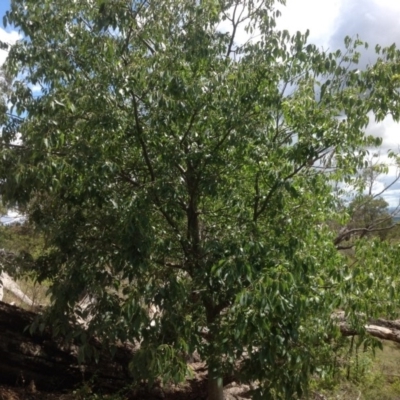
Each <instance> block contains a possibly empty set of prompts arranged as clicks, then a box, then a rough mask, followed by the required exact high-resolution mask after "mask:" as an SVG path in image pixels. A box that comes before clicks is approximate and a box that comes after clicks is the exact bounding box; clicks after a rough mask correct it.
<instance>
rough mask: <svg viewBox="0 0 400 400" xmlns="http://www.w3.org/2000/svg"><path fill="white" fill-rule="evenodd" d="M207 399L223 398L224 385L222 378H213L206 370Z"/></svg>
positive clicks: (218, 399) (216, 399) (217, 399)
mask: <svg viewBox="0 0 400 400" xmlns="http://www.w3.org/2000/svg"><path fill="white" fill-rule="evenodd" d="M208 400H224V385H223V383H222V378H213V377H211V374H210V369H209V372H208Z"/></svg>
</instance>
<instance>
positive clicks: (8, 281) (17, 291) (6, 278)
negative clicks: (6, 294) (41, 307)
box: [0, 271, 35, 307]
mask: <svg viewBox="0 0 400 400" xmlns="http://www.w3.org/2000/svg"><path fill="white" fill-rule="evenodd" d="M3 287H4V289H6V290H8V291H10V292H11V293H12V294H13V295H14V296H15V297H17V298H18V299H19V300H21V301H22V302H23V303H25V304H26V305H28V306H30V307H34V306H35V302H34V301H33V300H32V299H30V298H29V297H28V296H27V295H26V294H25V293H24V292H23V291H22V290H21V288H20V287H19V285H18V283H16V282H15V281H14V279H13V278H11V276H10V275H8V274H7V273H6V272H4V271H3V272H2V273H1V274H0V301H1V300H2V299H3Z"/></svg>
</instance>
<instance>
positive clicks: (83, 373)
mask: <svg viewBox="0 0 400 400" xmlns="http://www.w3.org/2000/svg"><path fill="white" fill-rule="evenodd" d="M35 317H36V314H35V313H32V312H29V311H25V310H22V309H20V308H18V307H15V306H12V305H9V304H6V303H3V302H0V383H3V384H9V385H16V384H19V385H28V384H30V383H31V382H32V381H33V382H34V384H35V385H36V387H37V388H38V389H39V390H55V389H68V388H73V387H76V386H79V385H81V384H82V382H84V381H88V380H94V382H93V383H94V384H95V385H96V387H97V388H100V389H105V390H113V389H120V388H121V387H123V386H125V385H126V384H129V383H132V381H133V380H132V377H131V376H130V373H129V369H128V364H129V361H130V360H131V358H132V356H133V348H132V347H130V346H120V347H118V348H117V352H116V354H115V356H114V358H112V357H111V355H110V354H109V353H108V352H106V351H105V350H102V349H101V346H100V344H99V343H96V342H95V341H94V342H93V345H94V346H96V347H98V349H99V351H100V358H99V362H98V363H97V364H96V363H95V362H91V363H83V364H79V362H78V348H77V346H75V345H73V344H72V345H71V343H65V342H63V341H62V340H59V339H57V340H55V339H54V338H53V337H52V335H51V332H50V330H45V331H44V332H43V333H34V334H32V335H31V334H30V333H29V330H27V329H26V327H27V326H28V325H30V324H31V323H32V322H33V320H34V318H35Z"/></svg>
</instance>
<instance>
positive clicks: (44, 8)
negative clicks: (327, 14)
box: [0, 0, 400, 400]
mask: <svg viewBox="0 0 400 400" xmlns="http://www.w3.org/2000/svg"><path fill="white" fill-rule="evenodd" d="M234 4H236V3H234V2H232V1H230V0H226V1H214V0H207V1H202V2H193V1H189V0H187V1H186V0H185V1H183V0H179V1H178V0H168V1H162V2H137V1H135V2H133V1H130V0H115V1H112V2H105V1H101V0H98V1H91V2H65V1H64V0H52V1H50V0H46V1H41V2H32V1H28V0H13V1H12V2H11V10H10V11H9V12H8V13H7V14H6V17H5V21H6V22H8V23H11V24H14V26H16V27H17V28H18V29H20V30H21V32H22V34H23V35H24V36H23V39H21V40H20V41H19V42H18V43H17V44H15V45H14V46H13V47H12V48H11V49H10V53H9V57H8V61H7V72H8V73H10V74H11V75H12V76H14V77H15V83H14V91H13V94H12V96H11V101H12V103H13V106H14V110H15V112H17V113H18V114H19V115H26V118H24V119H23V120H20V121H17V127H15V126H14V125H13V124H10V125H8V126H7V127H6V130H5V131H6V132H8V134H7V135H3V136H2V147H1V153H2V154H1V156H2V158H1V159H2V162H1V163H0V182H1V191H2V192H1V193H2V195H3V200H4V201H5V203H6V204H11V205H12V204H18V205H19V206H20V207H27V208H26V209H27V212H28V214H29V221H30V223H31V224H32V225H33V226H35V228H36V229H39V230H40V231H41V232H42V233H43V235H44V238H45V244H46V249H45V251H44V252H43V254H42V255H41V256H40V257H39V258H38V259H37V260H36V262H35V269H36V271H37V273H38V275H39V277H40V279H48V280H50V281H51V282H52V284H51V287H50V292H51V295H52V301H53V307H52V310H51V312H50V314H49V315H50V316H51V318H52V324H53V326H54V328H55V329H56V330H57V331H58V332H60V333H64V332H65V330H66V329H67V325H66V322H67V320H68V318H69V317H70V318H73V317H74V313H73V310H74V305H75V304H76V302H77V301H78V299H79V298H80V295H81V293H82V291H83V290H86V291H88V292H89V293H90V294H91V295H93V296H95V297H96V299H97V302H96V304H95V305H94V308H93V313H92V318H91V319H90V322H89V324H88V325H89V334H90V333H95V334H97V335H98V336H99V337H101V338H103V339H104V340H105V341H106V342H109V343H113V342H115V341H117V340H121V341H125V340H130V341H137V342H140V344H141V353H140V357H137V358H135V359H133V360H132V370H133V371H135V373H136V376H135V377H136V379H137V380H140V379H153V378H154V377H155V376H156V375H164V376H165V377H167V378H168V379H171V380H179V379H182V378H183V377H184V375H185V371H184V369H185V368H186V364H185V363H184V360H185V357H186V355H187V354H188V353H189V354H190V353H192V352H194V351H195V350H197V351H198V352H199V354H200V356H201V357H202V358H203V359H204V360H205V361H206V362H207V364H208V368H209V376H210V381H211V382H216V381H218V379H219V378H220V377H221V376H222V375H223V374H224V373H226V372H229V373H231V372H232V371H234V370H236V369H238V366H237V361H238V360H242V362H241V366H240V368H239V369H240V371H238V374H239V375H241V377H242V379H243V380H248V381H258V382H259V383H260V387H259V396H261V397H262V398H263V399H267V398H281V399H289V398H292V396H293V395H294V394H295V393H297V394H298V395H301V394H302V393H303V392H304V391H306V390H307V386H308V382H309V377H310V375H311V374H312V373H314V372H315V371H317V369H318V368H321V366H323V365H324V363H323V360H324V359H326V356H327V354H331V352H332V351H333V350H332V346H331V342H330V339H331V338H335V337H337V336H338V334H339V333H338V329H337V327H336V326H335V323H334V321H333V320H332V318H331V313H332V312H333V311H334V310H336V309H338V308H341V309H343V310H345V311H346V313H347V315H348V318H349V323H350V324H351V325H352V326H353V327H354V328H355V329H358V330H360V332H362V330H363V328H362V326H363V322H365V319H366V318H368V317H370V316H377V315H379V314H380V313H385V314H387V313H389V312H392V311H393V310H395V307H396V306H398V294H397V292H398V291H397V290H396V285H397V283H398V280H399V278H398V276H397V275H396V269H397V265H398V261H399V258H400V253H399V251H400V249H390V251H389V248H388V246H389V244H388V243H384V242H382V243H380V242H378V241H376V242H373V243H372V244H371V243H366V242H365V241H364V242H363V241H360V243H359V244H358V245H357V248H356V253H357V257H358V258H359V259H362V260H363V267H362V268H361V267H357V266H356V267H354V266H353V265H351V264H350V263H349V261H348V259H347V258H346V257H344V256H343V255H342V254H340V253H338V252H337V250H336V247H335V245H334V243H333V239H334V238H333V234H332V232H331V231H330V230H329V229H328V228H327V227H326V223H327V222H328V221H332V220H335V219H336V218H339V217H338V215H337V214H336V212H335V208H334V205H335V198H334V196H333V195H332V190H331V183H332V181H333V180H336V181H345V182H346V181H349V180H350V179H351V177H352V176H353V175H354V173H355V172H356V171H357V169H359V168H360V167H361V166H362V165H363V164H364V156H365V154H366V150H365V149H366V148H367V147H368V146H371V145H379V143H380V139H376V138H373V137H369V136H367V135H365V132H364V131H365V128H366V126H367V124H368V122H369V115H370V113H371V112H373V113H375V116H376V118H377V119H378V120H382V119H383V118H384V117H385V116H386V115H388V114H391V115H392V116H393V118H394V119H395V120H398V118H399V110H398V101H399V93H398V87H399V81H398V79H396V78H395V77H396V76H398V74H399V73H400V64H399V52H398V51H397V50H396V49H395V48H394V47H390V48H388V49H383V50H379V52H380V59H379V60H378V62H377V63H376V64H374V65H371V66H369V67H368V68H367V69H366V70H365V71H362V72H360V73H359V72H358V71H356V70H355V69H354V68H353V66H354V64H355V63H357V60H358V58H359V53H358V49H359V47H360V46H363V43H362V42H361V41H360V40H358V39H357V40H355V41H352V40H351V39H350V38H347V39H346V47H347V51H346V53H345V54H341V52H340V51H337V52H334V53H328V52H325V51H322V50H319V49H318V48H316V47H315V46H314V45H312V44H309V43H308V42H307V37H308V33H306V34H301V33H299V32H298V33H296V34H295V35H293V36H291V35H290V34H289V33H288V32H287V31H282V32H281V31H278V30H276V28H275V18H276V16H277V12H276V11H274V8H273V2H272V1H269V0H265V1H261V2H253V1H239V2H237V4H236V6H235V5H234ZM232 6H233V7H234V9H235V10H236V11H235V12H232ZM238 18H239V19H238ZM230 20H232V21H233V22H232V23H233V32H232V33H229V32H228V33H223V32H221V31H220V30H219V29H218V25H219V23H220V22H221V21H230ZM43 21H46V22H47V23H43ZM238 25H242V26H244V27H245V29H246V30H247V31H248V32H249V33H252V32H257V33H259V34H260V35H259V36H258V40H257V41H255V40H253V41H248V42H247V43H245V44H243V45H239V44H237V40H236V38H235V33H236V32H237V27H238ZM30 85H41V87H42V91H41V94H40V95H39V96H37V95H36V96H34V95H33V94H32V91H31V89H30V88H29V87H30ZM13 122H14V123H15V119H14V120H13ZM17 130H18V132H20V134H21V138H22V145H21V146H11V144H12V140H13V139H15V137H16V132H17ZM332 167H334V168H332ZM388 288H392V289H391V290H389V291H388V290H387V289H388ZM152 305H155V306H157V307H158V309H159V310H160V312H159V313H156V315H155V316H154V317H151V316H150V315H149V313H148V312H147V311H148V308H149V307H151V306H152ZM78 334H79V331H78ZM85 335H86V333H85ZM82 338H84V337H83V335H82ZM143 362H144V363H145V365H146V366H147V368H143ZM221 396H222V393H214V394H213V395H212V398H211V400H216V399H220V398H221Z"/></svg>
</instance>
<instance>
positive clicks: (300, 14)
mask: <svg viewBox="0 0 400 400" xmlns="http://www.w3.org/2000/svg"><path fill="white" fill-rule="evenodd" d="M344 1H345V0H324V1H321V0H301V1H300V0H287V3H286V6H283V7H279V9H280V10H281V12H282V17H281V18H279V19H278V21H277V23H278V28H280V29H287V30H288V31H289V32H291V33H295V32H296V31H300V32H305V31H306V30H307V29H309V30H310V42H312V43H314V44H317V45H319V46H322V47H324V48H326V47H327V46H328V44H329V39H330V36H331V35H332V32H333V31H334V30H335V26H336V25H337V20H338V18H339V17H340V15H339V13H340V9H341V6H342V3H343V2H344Z"/></svg>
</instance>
